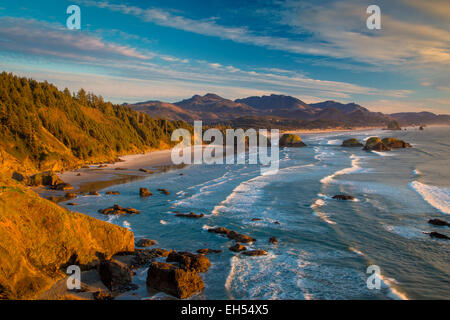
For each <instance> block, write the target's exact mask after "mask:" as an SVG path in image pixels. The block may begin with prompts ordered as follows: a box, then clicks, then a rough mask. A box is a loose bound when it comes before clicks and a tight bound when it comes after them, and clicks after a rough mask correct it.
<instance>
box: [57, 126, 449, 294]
mask: <svg viewBox="0 0 450 320" xmlns="http://www.w3.org/2000/svg"><path fill="white" fill-rule="evenodd" d="M300 136H301V138H302V140H303V141H304V142H305V143H306V144H307V147H304V148H285V149H280V160H279V167H280V170H279V172H278V173H277V174H275V175H261V171H260V168H259V167H258V165H248V164H247V165H206V164H204V165H191V166H189V167H186V168H183V169H181V170H174V171H169V172H167V173H162V174H155V175H153V176H150V177H148V178H147V179H145V180H140V181H134V182H131V183H127V184H122V185H116V186H113V187H109V188H108V189H105V190H102V191H101V192H100V194H101V196H100V197H95V196H82V197H79V198H78V199H77V203H78V204H79V205H78V207H77V211H80V212H83V213H86V214H89V215H91V216H93V217H95V218H98V219H101V220H105V221H109V222H111V223H114V224H117V225H120V226H123V227H126V228H129V229H130V230H132V231H133V232H134V235H135V238H136V239H139V238H141V237H148V238H150V239H153V240H156V241H157V242H158V244H157V245H156V247H161V248H165V249H175V250H180V251H186V250H187V251H192V252H195V251H196V250H197V249H201V248H212V249H221V250H222V251H223V252H222V253H220V254H209V255H208V258H209V259H210V260H211V263H212V266H211V267H210V269H209V271H208V272H206V273H204V274H202V277H203V279H204V281H205V290H204V291H203V292H202V293H200V294H199V295H197V296H194V297H192V298H191V299H448V298H449V297H450V254H449V253H450V244H449V242H448V241H446V240H436V239H432V238H430V237H429V235H427V234H425V233H424V232H430V231H438V232H440V233H444V234H447V235H449V234H450V232H449V229H448V228H446V227H435V226H432V225H430V224H428V220H429V219H431V218H440V219H443V220H447V221H448V220H449V214H450V166H449V164H450V142H449V137H450V127H427V128H425V130H424V131H419V130H418V129H417V128H408V130H407V131H383V130H371V131H351V132H333V133H317V134H301V135H300ZM372 136H379V137H381V138H383V137H388V136H389V137H395V138H399V139H403V140H405V141H407V142H409V143H411V144H412V146H413V148H409V149H394V150H393V151H391V152H367V151H363V150H362V148H343V147H341V146H340V145H341V143H342V141H343V140H344V139H347V138H358V139H361V140H365V139H367V138H369V137H372ZM240 156H244V155H240ZM181 172H182V173H183V174H184V175H180V173H181ZM140 187H146V188H148V189H149V190H150V191H151V192H153V193H154V195H153V196H152V197H149V198H140V196H139V188H140ZM158 188H165V189H167V190H169V191H170V192H171V194H170V195H169V196H167V195H163V194H160V193H159V192H157V191H156V190H157V189H158ZM108 190H118V191H120V195H117V196H109V195H105V191H108ZM342 193H344V194H349V195H352V196H354V197H355V198H356V199H355V200H354V201H339V200H334V199H332V196H334V195H336V194H342ZM115 203H117V204H120V205H122V206H130V207H133V208H136V209H138V210H141V214H139V215H133V216H114V217H112V216H104V215H102V214H100V213H98V212H97V210H98V209H103V208H106V207H109V206H111V205H113V204H115ZM63 205H64V203H63ZM68 208H69V209H73V207H68ZM175 211H181V212H184V213H189V212H195V213H204V214H205V217H203V218H200V219H187V218H180V217H176V216H175V214H174V212H175ZM253 218H258V219H261V220H258V221H252V219H253ZM275 222H278V223H279V224H278V223H275ZM215 226H221V227H226V228H228V229H231V230H235V231H237V232H239V233H243V234H246V235H250V236H252V237H254V238H256V239H257V241H256V242H254V243H253V244H252V245H250V246H248V247H249V249H264V250H266V251H268V255H266V256H260V257H249V256H244V255H241V254H239V253H234V252H232V251H230V250H228V248H229V247H230V246H231V245H233V244H234V243H233V241H231V240H229V239H227V238H225V237H222V236H221V235H218V234H214V233H210V232H207V229H208V228H209V227H215ZM273 236H275V237H276V238H277V239H278V240H279V244H277V245H274V244H270V243H269V238H270V237H273ZM371 265H376V266H378V267H379V268H380V271H381V275H380V278H381V280H382V281H381V288H380V289H369V288H368V286H367V279H368V277H369V276H370V275H371V274H369V273H367V268H368V266H371ZM145 279H146V269H140V270H138V271H137V274H136V276H135V278H134V282H135V283H136V284H137V285H138V286H139V289H138V290H136V291H135V293H136V294H135V295H131V293H128V294H125V295H123V296H122V297H120V298H121V299H162V298H164V297H165V294H163V293H159V294H156V295H154V294H151V293H150V292H148V291H147V289H146V285H145Z"/></svg>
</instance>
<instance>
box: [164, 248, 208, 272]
mask: <svg viewBox="0 0 450 320" xmlns="http://www.w3.org/2000/svg"><path fill="white" fill-rule="evenodd" d="M166 262H177V263H178V264H179V266H180V268H182V269H185V270H191V271H196V272H206V271H208V268H209V267H210V266H211V262H209V259H208V258H207V257H206V256H205V255H203V254H194V253H191V252H187V251H184V252H175V251H173V252H171V253H170V254H169V255H168V256H167V259H166Z"/></svg>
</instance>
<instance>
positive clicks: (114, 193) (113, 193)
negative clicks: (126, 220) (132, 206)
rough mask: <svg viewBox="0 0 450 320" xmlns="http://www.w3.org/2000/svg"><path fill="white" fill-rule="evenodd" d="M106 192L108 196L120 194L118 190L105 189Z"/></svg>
mask: <svg viewBox="0 0 450 320" xmlns="http://www.w3.org/2000/svg"><path fill="white" fill-rule="evenodd" d="M106 194H107V195H110V196H117V195H119V194H120V192H119V191H106Z"/></svg>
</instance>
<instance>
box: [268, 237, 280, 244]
mask: <svg viewBox="0 0 450 320" xmlns="http://www.w3.org/2000/svg"><path fill="white" fill-rule="evenodd" d="M269 242H270V243H272V244H278V239H277V238H276V237H271V238H270V239H269Z"/></svg>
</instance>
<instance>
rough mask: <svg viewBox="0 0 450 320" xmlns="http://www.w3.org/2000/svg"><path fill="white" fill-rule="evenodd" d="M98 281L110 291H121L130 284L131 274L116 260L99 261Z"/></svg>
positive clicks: (128, 269)
mask: <svg viewBox="0 0 450 320" xmlns="http://www.w3.org/2000/svg"><path fill="white" fill-rule="evenodd" d="M98 273H99V275H100V279H101V280H102V282H103V283H104V284H105V286H107V287H108V288H109V289H110V290H111V291H121V290H123V289H124V288H126V287H127V286H129V285H130V284H131V281H132V279H133V273H132V272H131V270H130V268H128V266H127V265H126V264H125V263H123V262H120V261H118V260H114V259H111V260H104V261H101V262H100V264H99V267H98Z"/></svg>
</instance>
